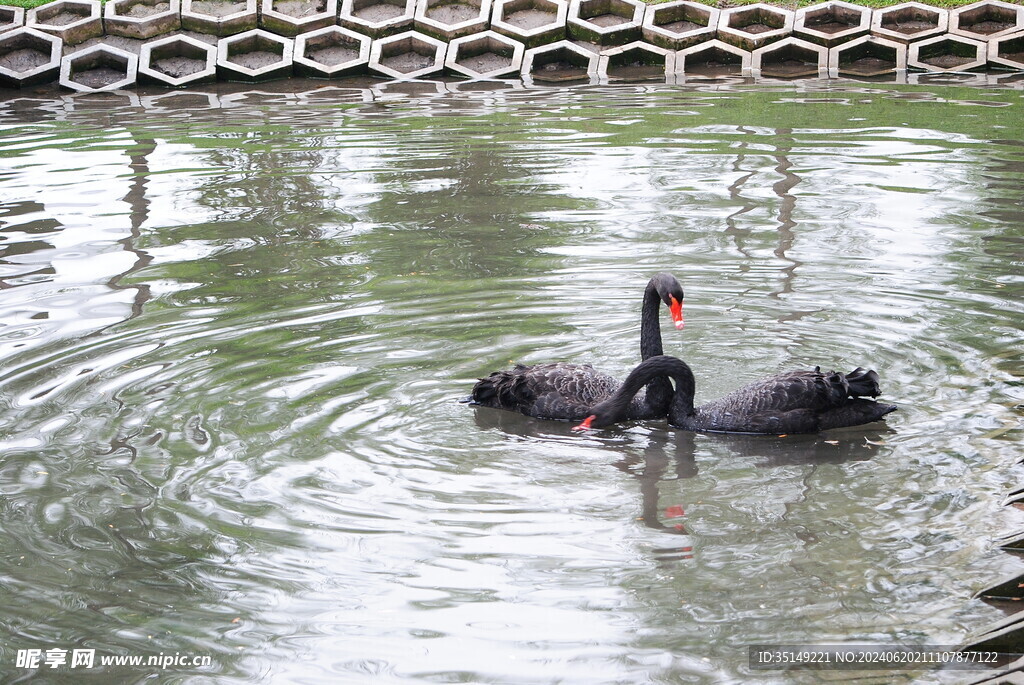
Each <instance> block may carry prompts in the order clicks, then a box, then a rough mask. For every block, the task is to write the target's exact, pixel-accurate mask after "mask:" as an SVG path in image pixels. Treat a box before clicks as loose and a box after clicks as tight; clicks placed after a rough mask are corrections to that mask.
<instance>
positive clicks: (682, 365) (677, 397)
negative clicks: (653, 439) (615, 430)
mask: <svg viewBox="0 0 1024 685" xmlns="http://www.w3.org/2000/svg"><path fill="white" fill-rule="evenodd" d="M665 376H667V377H669V378H671V379H672V380H674V381H675V383H676V388H675V392H674V393H673V395H672V402H671V404H670V405H669V408H668V416H669V420H670V421H672V422H673V423H675V422H677V421H681V420H682V419H683V418H684V417H686V416H689V415H691V414H693V396H694V393H695V392H696V383H695V381H694V378H693V371H691V370H690V367H689V365H688V364H687V363H686V362H684V361H682V360H681V359H676V358H675V357H669V356H665V355H657V356H654V357H651V358H650V359H646V360H644V361H642V362H640V364H639V365H638V366H637V367H636V368H635V369H633V370H632V371H631V372H630V373H629V375H628V376H626V380H624V381H623V382H622V385H620V386H619V388H618V389H617V390H616V391H615V392H614V393H613V394H612V396H611V397H609V398H608V399H607V400H605V401H604V402H602V403H601V404H600V405H598V406H597V407H595V408H594V411H598V410H600V411H602V412H607V413H608V415H609V416H611V417H613V419H614V421H621V420H622V418H623V417H625V416H626V409H627V407H628V406H629V403H630V402H631V401H632V399H633V397H634V396H635V395H636V394H637V393H638V392H639V391H640V388H642V387H644V385H646V384H647V383H649V382H650V381H651V380H652V379H654V378H658V377H665Z"/></svg>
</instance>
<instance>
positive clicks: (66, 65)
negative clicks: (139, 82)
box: [59, 43, 139, 93]
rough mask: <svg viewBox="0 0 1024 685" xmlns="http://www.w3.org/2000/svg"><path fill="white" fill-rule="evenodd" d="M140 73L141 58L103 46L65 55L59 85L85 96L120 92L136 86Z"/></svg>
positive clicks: (95, 46) (94, 46)
mask: <svg viewBox="0 0 1024 685" xmlns="http://www.w3.org/2000/svg"><path fill="white" fill-rule="evenodd" d="M138 69H139V57H138V55H134V54H132V53H130V52H128V51H127V50H121V49H118V48H115V47H111V46H109V45H103V44H102V43H100V44H98V45H93V46H92V47H89V48H85V49H84V50H79V51H78V52H73V53H71V54H69V55H65V56H64V58H63V59H61V61H60V79H59V82H60V85H61V86H62V87H64V88H70V89H71V90H77V91H80V92H83V93H98V92H100V91H104V90H120V89H122V88H128V87H129V86H133V85H135V77H136V75H137V74H138Z"/></svg>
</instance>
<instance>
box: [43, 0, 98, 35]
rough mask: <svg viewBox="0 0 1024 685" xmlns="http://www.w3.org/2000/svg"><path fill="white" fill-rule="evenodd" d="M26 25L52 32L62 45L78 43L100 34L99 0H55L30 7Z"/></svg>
mask: <svg viewBox="0 0 1024 685" xmlns="http://www.w3.org/2000/svg"><path fill="white" fill-rule="evenodd" d="M25 25H26V26H28V27H29V28H33V29H36V30H37V31H44V32H46V33H51V34H53V35H55V36H57V37H58V38H60V39H61V40H62V41H64V45H78V44H79V43H84V42H85V41H87V40H89V39H90V38H96V37H98V36H102V35H103V19H102V16H101V6H100V2H99V0H56V2H50V3H47V4H45V5H40V6H39V7H36V8H34V9H30V10H29V11H28V14H26V15H25Z"/></svg>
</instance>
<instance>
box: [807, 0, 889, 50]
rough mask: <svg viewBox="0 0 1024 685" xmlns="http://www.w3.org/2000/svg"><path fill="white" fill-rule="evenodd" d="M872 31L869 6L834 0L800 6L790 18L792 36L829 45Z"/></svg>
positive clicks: (829, 46)
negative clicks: (791, 18)
mask: <svg viewBox="0 0 1024 685" xmlns="http://www.w3.org/2000/svg"><path fill="white" fill-rule="evenodd" d="M870 30H871V9H870V8H868V7H861V6H860V5H853V4H850V3H848V2H840V1H839V0H833V1H832V2H824V3H822V4H820V5H813V6H811V7H801V8H800V9H798V10H797V11H796V16H795V18H794V21H793V35H794V36H796V37H797V38H802V39H804V40H806V41H810V42H811V43H817V44H818V45H824V46H825V47H828V48H831V47H833V46H835V45H839V44H840V43H843V42H845V41H848V40H852V39H854V38H857V37H859V36H863V35H865V34H866V33H867V32H868V31H870Z"/></svg>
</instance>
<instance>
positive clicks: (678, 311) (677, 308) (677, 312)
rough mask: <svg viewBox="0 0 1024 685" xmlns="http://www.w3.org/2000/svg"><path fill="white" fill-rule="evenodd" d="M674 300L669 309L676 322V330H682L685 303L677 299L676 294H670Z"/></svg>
mask: <svg viewBox="0 0 1024 685" xmlns="http://www.w3.org/2000/svg"><path fill="white" fill-rule="evenodd" d="M668 297H669V299H670V300H672V304H671V305H669V308H668V311H669V313H671V314H672V320H673V321H675V323H676V330H677V331H678V330H682V328H683V324H684V321H683V303H682V302H681V301H680V300H677V299H676V298H675V296H674V295H669V296H668Z"/></svg>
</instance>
